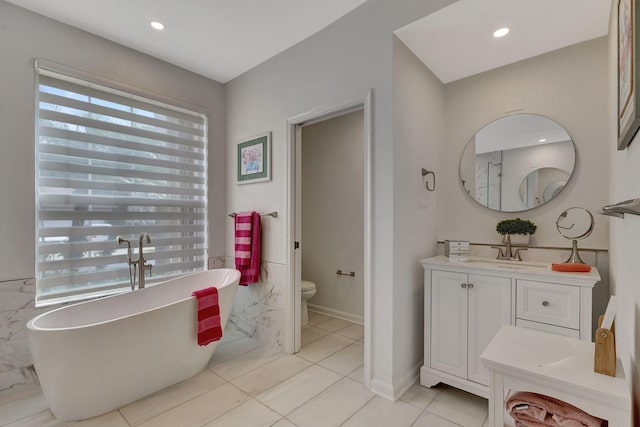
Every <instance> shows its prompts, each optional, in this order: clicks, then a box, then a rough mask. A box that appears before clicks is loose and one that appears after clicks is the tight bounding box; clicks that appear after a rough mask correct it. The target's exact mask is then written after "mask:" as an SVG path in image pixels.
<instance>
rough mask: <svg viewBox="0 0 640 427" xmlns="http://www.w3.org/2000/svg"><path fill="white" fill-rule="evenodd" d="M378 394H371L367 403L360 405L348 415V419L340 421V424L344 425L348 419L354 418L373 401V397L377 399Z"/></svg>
mask: <svg viewBox="0 0 640 427" xmlns="http://www.w3.org/2000/svg"><path fill="white" fill-rule="evenodd" d="M376 396H377V394H375V393H373V396H371V397H370V398H369V399H368V400H367V401H366V402H365V403H364V405H362V406H360V407H359V408H358V409H357V410H356V411H355V412H354V413H353V414H351V415H349V416H348V417H347V419H346V420H344V421H343V422H341V423H340V425H341V426H342V425H344V424H345V423H346V422H347V421H349V420H350V419H351V418H353V417H354V416H355V415H356V414H357V413H358V412H360V411H362V409H363V408H364V407H365V406H367V405H368V404H369V402H371V401H372V400H373V399H375V398H376Z"/></svg>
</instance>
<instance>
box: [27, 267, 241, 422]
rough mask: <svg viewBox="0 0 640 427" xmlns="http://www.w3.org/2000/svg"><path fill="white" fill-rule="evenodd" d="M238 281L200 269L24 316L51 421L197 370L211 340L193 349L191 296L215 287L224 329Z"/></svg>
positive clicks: (90, 413) (113, 403)
mask: <svg viewBox="0 0 640 427" xmlns="http://www.w3.org/2000/svg"><path fill="white" fill-rule="evenodd" d="M239 280H240V272H238V271H236V270H232V269H217V270H208V271H203V272H199V273H193V274H188V275H186V276H182V277H178V278H175V279H171V280H168V281H166V282H163V283H161V284H157V285H155V286H152V287H149V288H145V289H140V290H136V291H134V292H128V293H125V294H120V295H115V296H111V297H106V298H102V299H98V300H93V301H88V302H83V303H78V304H74V305H70V306H67V307H62V308H58V309H55V310H52V311H49V312H47V313H44V314H41V315H39V316H37V317H35V318H33V319H31V320H30V321H29V323H28V324H27V331H28V335H29V343H30V345H31V353H32V356H33V360H34V365H35V368H36V372H37V373H38V378H39V379H40V384H41V386H42V391H43V392H44V396H45V398H46V399H47V402H48V403H49V406H50V407H51V410H52V411H53V413H54V414H55V416H56V417H57V418H59V419H60V420H63V421H72V420H81V419H86V418H91V417H95V416H97V415H100V414H104V413H106V412H109V411H111V410H113V409H116V408H119V407H121V406H124V405H126V404H127V403H130V402H133V401H135V400H138V399H140V398H142V397H144V396H147V395H149V394H151V393H154V392H156V391H158V390H162V389H163V388H166V387H168V386H170V385H172V384H175V383H177V382H180V381H182V380H185V379H187V378H189V377H191V376H193V375H195V374H197V373H198V372H200V371H202V370H203V369H204V368H205V367H206V366H207V364H208V362H209V359H210V358H211V356H212V355H213V352H214V350H215V348H216V346H217V342H214V343H211V344H209V345H207V346H204V347H200V346H198V343H197V339H196V315H197V314H196V300H195V298H194V297H192V296H191V292H193V291H195V290H198V289H202V288H207V287H210V286H216V287H217V288H218V292H219V304H220V314H221V320H222V327H223V328H224V326H225V325H226V323H227V320H228V318H229V313H230V312H231V307H232V305H233V300H234V298H235V295H236V291H237V289H238V286H237V285H238V282H239Z"/></svg>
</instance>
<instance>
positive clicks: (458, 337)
mask: <svg viewBox="0 0 640 427" xmlns="http://www.w3.org/2000/svg"><path fill="white" fill-rule="evenodd" d="M462 285H464V287H462ZM431 367H432V368H433V369H438V370H440V371H443V372H447V373H449V374H452V375H456V376H458V377H462V378H466V377H467V275H466V274H464V273H452V272H448V271H437V270H433V271H432V272H431Z"/></svg>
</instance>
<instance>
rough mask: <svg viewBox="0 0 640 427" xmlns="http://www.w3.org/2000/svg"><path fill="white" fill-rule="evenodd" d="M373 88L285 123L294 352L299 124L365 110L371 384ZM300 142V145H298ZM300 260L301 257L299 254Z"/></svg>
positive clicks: (289, 339)
mask: <svg viewBox="0 0 640 427" xmlns="http://www.w3.org/2000/svg"><path fill="white" fill-rule="evenodd" d="M371 104H372V91H371V90H369V91H368V92H367V93H366V94H365V96H364V97H362V98H360V99H357V100H354V101H352V102H347V103H345V104H340V105H335V106H331V107H318V108H314V109H312V110H311V111H308V112H306V113H302V114H299V115H296V116H294V117H291V118H289V119H288V120H287V123H286V135H287V139H286V141H287V147H286V150H287V160H286V162H287V164H286V168H287V171H286V177H287V178H286V179H287V190H286V191H287V206H286V210H287V215H286V224H285V227H286V243H285V247H286V253H287V267H286V269H287V280H288V284H289V286H288V287H287V289H288V290H289V291H288V292H287V295H288V298H287V299H288V304H287V305H286V308H285V328H286V332H285V351H286V352H288V353H294V352H297V351H299V350H300V307H301V303H302V300H301V296H300V270H299V269H300V266H299V265H298V266H297V267H296V262H298V263H299V261H296V249H295V248H294V242H295V241H296V237H297V236H299V234H298V233H299V231H300V230H299V229H298V230H296V225H297V224H299V223H300V217H301V215H300V208H299V204H298V206H296V204H297V203H299V199H300V195H299V194H298V195H296V194H295V192H296V188H298V187H299V186H296V179H297V173H296V168H299V167H300V163H301V162H300V160H301V159H300V150H299V149H296V145H297V144H299V143H300V128H301V126H300V125H302V124H303V123H304V124H309V123H310V122H320V121H323V120H327V119H330V118H333V117H337V116H341V115H343V114H346V113H349V112H352V111H357V110H361V109H362V110H363V112H364V384H365V386H367V387H369V383H370V380H371V348H372V340H371V338H372V334H371V326H372V322H371V276H372V270H371V267H372V261H371V252H372V251H371V242H372V241H373V239H372V226H371V219H372V192H371V183H372V178H371V172H372V157H371V151H372V123H373V121H372V110H371V107H372V105H371ZM298 146H299V145H298ZM298 260H299V257H298Z"/></svg>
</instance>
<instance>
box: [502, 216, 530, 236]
mask: <svg viewBox="0 0 640 427" xmlns="http://www.w3.org/2000/svg"><path fill="white" fill-rule="evenodd" d="M537 228H538V227H537V226H536V225H535V224H534V223H533V222H531V221H529V220H528V219H520V218H516V219H504V220H502V221H500V222H499V223H498V225H496V231H497V232H498V233H500V234H502V235H505V234H534V233H535V232H536V229H537Z"/></svg>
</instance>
